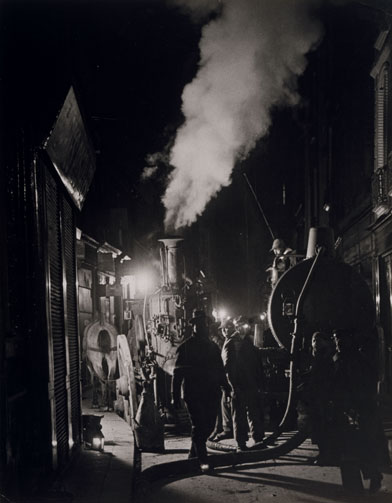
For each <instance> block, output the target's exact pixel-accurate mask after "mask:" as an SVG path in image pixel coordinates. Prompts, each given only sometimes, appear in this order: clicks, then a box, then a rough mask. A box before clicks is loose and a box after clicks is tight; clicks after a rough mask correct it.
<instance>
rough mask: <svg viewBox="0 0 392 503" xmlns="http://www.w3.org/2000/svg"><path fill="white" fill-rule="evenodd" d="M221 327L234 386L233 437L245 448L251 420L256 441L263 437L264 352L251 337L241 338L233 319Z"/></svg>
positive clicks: (224, 352) (228, 371) (227, 365)
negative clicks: (262, 353) (260, 353)
mask: <svg viewBox="0 0 392 503" xmlns="http://www.w3.org/2000/svg"><path fill="white" fill-rule="evenodd" d="M221 327H222V331H223V335H224V336H225V338H226V341H225V343H224V345H223V348H222V360H223V365H224V367H225V371H226V375H227V380H228V381H229V384H230V386H231V399H232V402H231V413H232V420H233V430H234V438H235V440H236V442H237V448H238V449H239V450H244V449H246V441H247V439H248V421H249V429H250V434H251V436H252V438H253V441H254V442H255V443H257V442H261V441H262V440H263V437H264V424H263V421H262V412H261V409H262V395H261V388H262V385H263V368H262V362H261V355H259V352H258V350H257V348H255V346H253V344H252V342H251V341H250V340H249V338H248V337H241V335H240V333H239V331H238V330H237V329H236V327H235V325H234V323H233V322H232V321H231V320H225V321H224V322H222V324H221Z"/></svg>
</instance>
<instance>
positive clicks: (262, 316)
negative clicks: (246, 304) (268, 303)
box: [260, 313, 266, 321]
mask: <svg viewBox="0 0 392 503" xmlns="http://www.w3.org/2000/svg"><path fill="white" fill-rule="evenodd" d="M265 318H266V315H265V313H261V314H260V320H261V321H264V320H265Z"/></svg>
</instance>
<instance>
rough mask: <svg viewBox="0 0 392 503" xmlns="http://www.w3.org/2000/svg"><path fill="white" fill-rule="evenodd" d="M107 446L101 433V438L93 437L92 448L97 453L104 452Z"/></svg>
mask: <svg viewBox="0 0 392 503" xmlns="http://www.w3.org/2000/svg"><path fill="white" fill-rule="evenodd" d="M104 445H105V439H104V437H103V435H102V433H101V436H99V437H98V436H97V437H93V440H92V442H91V447H92V448H93V449H95V450H97V451H103V448H104Z"/></svg>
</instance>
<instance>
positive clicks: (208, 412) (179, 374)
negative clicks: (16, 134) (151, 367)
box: [172, 310, 228, 471]
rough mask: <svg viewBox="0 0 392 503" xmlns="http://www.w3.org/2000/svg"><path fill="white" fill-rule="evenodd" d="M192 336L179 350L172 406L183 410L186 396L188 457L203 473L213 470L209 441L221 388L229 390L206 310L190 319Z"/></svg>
mask: <svg viewBox="0 0 392 503" xmlns="http://www.w3.org/2000/svg"><path fill="white" fill-rule="evenodd" d="M190 323H191V325H192V326H193V333H192V336H191V337H189V338H188V339H186V340H185V341H184V342H183V343H182V344H180V346H178V348H177V351H176V364H175V368H174V374H173V383H172V403H173V405H174V407H175V408H179V407H181V400H180V399H181V385H182V386H183V396H184V400H185V403H186V406H187V408H188V412H189V416H190V419H191V423H192V432H191V438H192V445H191V449H190V452H189V457H197V458H198V459H199V462H200V467H201V469H202V471H207V470H209V469H210V466H209V464H208V459H207V448H206V441H207V438H208V436H209V435H210V434H211V432H212V430H213V429H214V426H215V420H216V415H217V410H218V407H219V402H220V397H221V388H222V387H226V388H227V387H228V384H227V381H226V376H225V372H224V369H223V364H222V359H221V356H220V351H219V348H218V346H217V345H216V344H215V343H214V342H212V341H211V340H210V339H209V337H208V335H209V334H208V324H207V317H206V315H205V313H204V311H201V310H196V311H194V314H193V318H192V319H191V320H190Z"/></svg>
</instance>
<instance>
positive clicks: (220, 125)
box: [163, 0, 322, 228]
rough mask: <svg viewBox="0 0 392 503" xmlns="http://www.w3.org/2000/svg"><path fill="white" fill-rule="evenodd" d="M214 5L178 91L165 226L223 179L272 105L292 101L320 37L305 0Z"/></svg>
mask: <svg viewBox="0 0 392 503" xmlns="http://www.w3.org/2000/svg"><path fill="white" fill-rule="evenodd" d="M177 1H178V0H177ZM195 1H196V0H192V3H193V4H194V3H195ZM185 3H186V2H185ZM202 3H203V5H204V6H205V1H202ZM213 3H215V2H213ZM221 6H222V9H221V12H220V15H219V17H217V18H215V19H214V20H212V21H211V22H210V23H209V24H208V25H206V26H205V27H204V28H203V32H202V38H201V41H200V54H201V60H200V68H199V71H198V73H197V75H196V77H195V78H194V80H193V81H192V82H191V83H190V84H188V85H187V86H186V87H185V88H184V91H183V95H182V102H183V105H182V110H183V114H184V117H185V122H184V124H183V126H181V127H180V128H179V130H178V131H177V135H176V139H175V142H174V145H173V147H172V150H171V155H170V162H171V164H172V165H173V166H174V169H173V171H172V173H171V175H170V177H169V180H168V186H167V189H166V192H165V194H164V196H163V203H164V205H165V208H166V218H165V224H166V227H167V228H173V227H174V228H179V227H183V226H185V225H190V224H191V223H192V222H194V221H195V220H196V218H197V216H198V215H200V214H201V213H202V212H203V211H204V209H205V207H206V204H207V203H208V201H209V200H210V199H211V198H212V197H214V196H215V195H216V194H217V193H218V191H219V190H220V189H221V188H222V187H224V186H227V185H229V184H230V180H231V173H232V170H233V168H234V165H235V163H236V161H238V160H241V159H244V158H245V157H246V156H247V155H248V153H249V152H250V150H251V149H252V148H253V147H254V146H255V143H256V141H257V140H258V139H259V138H261V137H262V136H263V135H265V134H266V133H267V131H268V128H269V126H270V122H271V118H270V112H271V108H272V107H274V106H277V105H282V104H286V105H295V104H296V103H298V101H299V96H298V94H297V92H296V86H297V78H298V76H299V75H301V74H302V73H303V71H304V70H305V67H306V63H307V60H306V57H305V55H306V53H307V52H309V51H310V50H311V49H312V48H313V47H314V46H315V45H316V43H317V42H318V41H319V39H320V37H321V32H322V30H321V26H320V24H319V23H318V22H317V21H316V20H315V19H314V18H313V17H312V15H311V10H310V8H311V7H312V6H314V2H313V3H311V2H310V0H222V2H221ZM214 7H215V6H214Z"/></svg>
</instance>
